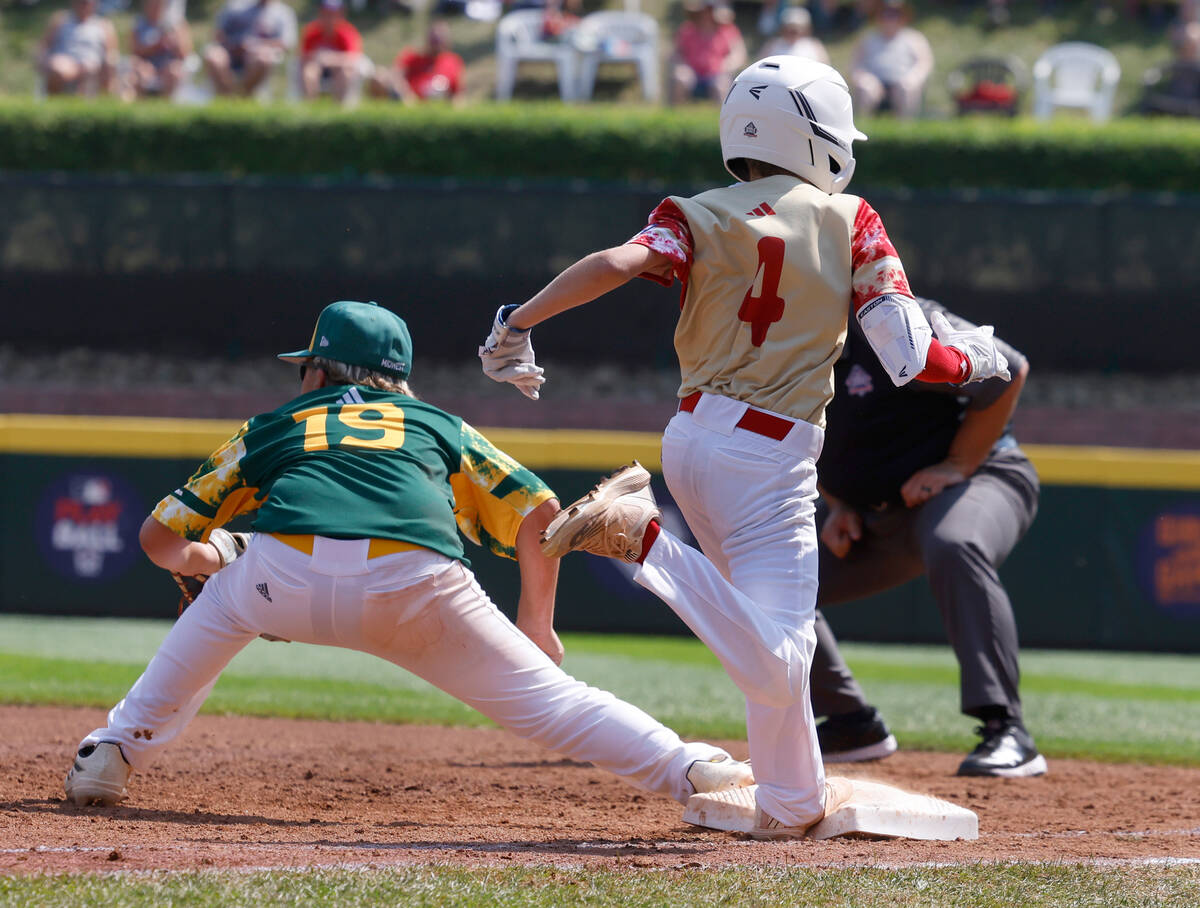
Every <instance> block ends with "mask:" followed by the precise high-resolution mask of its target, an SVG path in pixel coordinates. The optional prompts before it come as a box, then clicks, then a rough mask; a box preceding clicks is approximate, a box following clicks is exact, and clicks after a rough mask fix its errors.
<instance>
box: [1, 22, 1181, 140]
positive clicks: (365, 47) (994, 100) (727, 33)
mask: <svg viewBox="0 0 1200 908" xmlns="http://www.w3.org/2000/svg"><path fill="white" fill-rule="evenodd" d="M0 38H2V39H3V44H2V45H0V48H2V50H0V54H2V56H0V91H3V92H4V93H5V94H27V93H32V94H34V95H36V96H39V97H51V96H56V95H63V94H78V95H85V96H99V95H114V96H117V97H120V98H123V99H125V100H127V101H130V102H133V101H135V100H141V99H147V98H163V97H167V98H172V99H174V100H175V101H177V102H180V103H186V104H203V103H207V102H208V101H210V100H211V99H213V98H214V97H218V96H223V95H224V96H229V95H233V96H238V95H248V96H253V97H257V98H258V99H260V100H261V101H263V102H264V103H270V102H278V101H284V100H291V101H295V102H299V101H302V100H311V99H318V98H329V99H331V100H332V101H334V102H337V103H343V104H354V103H357V102H359V101H360V100H362V99H364V98H378V99H390V100H393V101H395V102H397V103H407V104H412V103H419V102H422V101H430V100H441V101H450V102H453V103H462V104H469V103H475V102H481V101H484V100H487V99H492V98H500V99H507V98H509V97H517V98H542V97H554V96H558V97H561V98H563V99H565V100H571V101H580V102H582V101H587V100H591V99H594V98H601V99H609V100H611V99H617V100H628V101H633V100H637V99H639V98H644V99H645V100H647V101H649V102H653V103H667V104H685V103H714V104H715V103H717V102H718V101H719V99H720V98H721V96H722V95H723V93H724V90H725V88H726V86H727V85H728V83H729V80H730V79H731V77H732V75H733V74H735V73H736V72H737V71H738V70H739V69H740V68H741V67H743V66H744V65H746V63H747V62H749V61H751V60H753V59H757V58H760V57H762V56H767V55H770V54H774V53H792V54H797V55H802V56H808V57H812V58H814V59H818V60H823V61H826V62H831V63H832V64H833V65H835V66H836V67H837V68H838V69H839V70H840V71H841V72H842V73H843V74H844V75H845V76H846V78H847V80H848V81H849V82H850V84H851V86H852V89H853V92H854V95H855V101H856V106H857V109H858V110H859V111H860V112H861V113H863V114H869V113H873V112H879V113H881V114H883V115H891V116H896V117H902V118H915V117H926V118H931V117H948V116H952V115H955V114H959V113H969V112H994V113H997V114H1000V115H1013V114H1018V113H1032V114H1034V115H1035V116H1039V117H1043V118H1047V117H1051V116H1055V115H1057V114H1058V113H1059V112H1060V111H1064V110H1076V111H1081V112H1082V113H1083V114H1084V115H1085V116H1090V117H1092V118H1093V119H1095V120H1105V119H1108V118H1109V117H1112V116H1121V115H1124V114H1129V113H1156V114H1165V115H1177V116H1196V115H1197V114H1198V113H1200V0H925V2H914V3H909V2H907V0H809V2H807V3H804V2H800V0H749V2H737V3H735V4H733V5H728V4H727V3H726V2H725V0H683V2H675V0H624V2H623V3H621V2H620V0H618V2H615V3H614V2H612V0H608V2H605V0H318V2H315V3H314V2H311V0H293V2H286V0H228V2H221V0H191V2H190V3H189V2H188V0H71V2H69V3H66V4H63V3H61V2H60V0H8V3H7V6H5V7H4V9H3V19H2V20H0Z"/></svg>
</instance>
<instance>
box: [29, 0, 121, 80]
mask: <svg viewBox="0 0 1200 908" xmlns="http://www.w3.org/2000/svg"><path fill="white" fill-rule="evenodd" d="M37 69H38V72H39V73H40V74H41V76H42V78H43V79H44V80H45V84H46V94H48V95H61V94H71V93H75V94H81V95H94V94H97V93H98V92H111V91H112V90H113V88H114V82H115V79H116V73H117V30H116V29H115V28H113V24H112V22H110V21H109V20H108V19H106V18H104V17H103V16H101V15H99V14H98V13H97V12H96V0H71V8H70V9H69V10H60V11H59V12H57V13H55V14H54V15H53V16H51V17H50V22H49V24H48V25H47V26H46V31H45V33H44V34H43V35H42V40H41V43H40V44H39V45H38V57H37Z"/></svg>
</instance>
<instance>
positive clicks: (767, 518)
mask: <svg viewBox="0 0 1200 908" xmlns="http://www.w3.org/2000/svg"><path fill="white" fill-rule="evenodd" d="M865 138H866V136H865V135H863V134H862V133H861V132H859V131H858V130H857V129H856V128H855V126H854V121H853V114H852V110H851V104H850V94H849V91H848V90H847V88H846V83H845V81H844V80H843V79H842V77H841V76H840V75H838V73H837V72H836V71H835V70H833V69H832V68H830V67H828V66H825V65H824V64H821V63H816V62H814V61H811V60H804V59H801V58H798V57H788V56H777V57H768V58H766V59H764V60H761V61H759V62H757V63H755V64H754V65H753V66H751V67H749V68H748V69H746V70H745V71H744V72H742V73H741V75H739V76H738V78H737V80H736V81H735V82H734V85H733V88H732V90H731V91H730V93H729V95H728V96H727V97H726V99H725V101H724V104H723V105H722V107H721V151H722V155H723V159H724V161H725V166H726V168H727V169H728V170H729V172H730V173H731V174H733V176H734V177H735V178H736V179H737V180H738V182H737V183H735V184H733V185H732V186H728V187H724V188H721V189H714V190H712V191H709V192H704V193H701V194H700V195H697V196H694V197H692V198H681V197H674V196H673V197H671V198H668V199H666V200H664V201H663V202H662V203H661V204H660V205H659V206H658V207H657V208H656V209H655V210H654V212H653V213H652V214H651V215H650V222H649V225H648V226H647V227H646V228H645V229H643V230H642V231H641V232H640V233H638V234H637V235H636V236H635V237H633V238H632V239H631V240H629V241H628V242H627V243H625V244H624V245H621V246H616V247H614V248H612V249H606V250H604V251H601V252H596V253H593V254H592V255H589V256H587V257H586V258H584V259H582V260H581V261H579V262H577V263H576V264H575V265H572V266H571V267H570V268H568V269H567V270H566V271H564V272H563V273H562V274H560V275H559V276H558V277H557V278H555V279H554V280H553V281H552V282H551V283H550V284H549V285H548V286H547V287H546V288H545V289H543V290H542V291H541V292H539V293H538V294H537V295H536V296H534V297H533V298H532V299H530V300H529V301H528V302H526V303H525V304H524V305H521V306H506V307H503V308H501V310H500V311H499V312H498V313H497V315H496V320H495V323H494V325H493V330H492V333H491V335H490V336H489V337H488V340H487V342H486V343H485V345H484V346H483V347H482V348H480V356H481V358H482V359H483V367H484V371H485V372H486V373H487V374H488V375H489V376H491V377H492V378H494V379H496V380H498V381H507V382H511V383H513V384H515V385H517V387H518V388H520V390H521V391H522V392H523V393H525V394H526V395H527V396H528V397H531V398H533V399H535V400H536V399H537V397H538V393H539V391H538V389H539V387H540V385H541V384H542V382H543V381H544V380H545V379H544V376H543V374H542V370H541V368H540V367H539V366H537V365H536V363H535V361H534V355H533V348H532V346H531V344H530V342H529V329H530V328H532V327H533V326H534V325H536V324H538V323H539V322H541V321H544V320H545V319H547V318H550V317H551V316H554V315H557V314H558V313H560V312H563V311H564V310H566V309H570V308H572V307H574V306H578V305H581V304H583V303H586V302H588V301H590V300H593V299H595V298H596V297H598V296H601V295H602V294H604V293H606V292H608V291H610V290H613V289H615V288H616V287H618V286H620V285H622V284H624V283H626V282H627V281H629V280H630V279H632V278H634V277H639V276H641V277H646V278H650V279H652V280H656V281H659V282H661V283H663V284H668V285H669V284H671V283H672V282H673V281H674V280H675V279H678V280H679V281H680V282H681V283H682V285H683V291H682V296H681V298H680V316H679V324H678V327H677V328H676V331H675V349H676V352H677V354H678V356H679V364H680V370H681V373H682V381H681V384H680V387H679V393H678V396H679V412H678V413H677V414H676V415H675V417H674V418H673V419H672V420H671V422H670V424H669V425H668V426H667V430H666V434H665V435H664V438H663V475H664V478H665V479H666V482H667V486H668V488H669V489H670V492H671V494H672V496H674V498H675V501H676V503H677V504H678V505H679V508H680V510H681V511H682V512H683V515H684V517H685V518H686V519H687V523H688V526H689V527H690V528H691V530H692V532H693V533H694V534H695V536H696V539H697V540H698V541H699V543H700V547H701V548H702V549H703V551H704V556H702V555H701V554H700V553H699V552H697V551H696V550H695V549H692V548H690V547H688V546H686V545H683V544H682V543H680V542H679V541H678V540H677V539H675V538H674V537H673V536H671V535H670V534H669V533H668V532H667V531H665V530H663V529H662V527H661V526H660V525H659V522H658V517H659V511H658V508H657V506H656V505H655V503H654V499H653V496H652V495H651V494H650V489H649V474H648V473H646V471H645V470H644V469H642V468H641V467H640V466H638V465H636V464H635V465H634V466H632V467H626V468H623V469H622V470H620V471H618V472H617V473H616V474H614V475H613V476H612V477H609V478H608V479H606V480H604V481H603V482H602V483H600V485H599V486H597V488H596V490H594V491H593V492H592V493H590V494H589V495H588V496H587V497H586V498H584V499H581V500H580V501H579V502H576V504H575V505H573V506H572V507H571V508H568V509H567V510H566V511H564V512H563V513H562V514H561V515H559V517H558V518H556V519H555V520H554V522H552V523H551V524H550V526H549V527H548V528H547V530H546V533H545V539H544V542H543V551H545V552H546V554H548V555H552V556H553V555H561V554H565V553H566V552H568V551H571V550H585V551H591V552H595V553H597V554H603V555H608V556H611V557H617V558H624V559H626V560H628V561H632V562H637V563H638V564H640V565H641V567H640V569H639V570H638V573H637V575H636V577H635V579H636V580H637V582H638V583H640V584H641V585H642V586H644V587H646V588H647V589H649V590H651V591H652V592H654V593H655V594H657V595H658V596H659V597H660V598H662V599H663V600H664V601H666V602H667V603H668V604H669V605H670V606H671V608H672V609H674V610H675V612H676V613H677V614H678V615H679V616H680V617H681V618H682V619H683V620H684V622H686V623H687V625H688V626H689V627H690V628H691V629H692V631H693V632H695V634H696V635H697V636H698V637H699V638H700V639H701V640H703V641H704V643H705V644H706V645H707V646H708V647H709V648H710V649H711V650H712V651H713V652H714V653H715V654H716V655H717V657H718V658H719V659H720V660H721V663H722V664H723V665H724V666H725V668H726V670H727V671H728V672H729V675H730V677H731V678H732V679H733V680H734V682H735V683H736V684H737V685H738V687H739V688H740V689H741V690H742V692H743V693H744V694H745V696H746V725H747V733H748V737H749V742H750V756H751V760H752V763H753V766H754V774H755V777H756V779H757V781H758V787H757V793H756V805H755V807H752V808H749V809H750V810H752V811H753V823H752V828H753V831H752V834H753V835H755V836H756V837H760V838H788V837H798V836H801V835H803V834H804V833H805V831H806V830H807V829H808V828H809V827H811V826H812V825H813V824H814V823H816V822H818V821H819V820H821V819H822V817H824V816H826V815H828V814H829V813H831V812H833V811H834V810H835V809H836V808H837V807H838V806H839V805H840V804H841V803H844V802H845V800H846V799H847V798H848V797H849V796H850V794H851V786H850V785H849V783H847V782H845V780H830V781H829V783H828V784H827V783H826V780H825V777H824V768H823V766H822V762H821V752H820V748H819V746H818V743H817V736H816V731H815V723H814V721H813V715H812V710H811V707H810V704H809V694H808V672H809V667H810V664H811V661H812V654H813V649H814V646H815V638H814V633H813V619H814V608H815V601H816V591H817V536H816V530H815V526H814V521H813V513H814V500H815V499H816V496H817V475H816V459H817V457H818V455H819V454H820V453H821V445H822V441H823V439H824V423H825V407H826V404H828V402H829V400H830V399H831V398H832V396H833V364H834V362H835V360H836V359H837V358H838V355H839V353H840V352H841V349H842V345H843V343H844V342H845V338H846V325H847V318H848V316H849V314H850V313H853V314H854V316H855V317H856V318H857V319H858V320H859V323H860V324H861V325H862V328H863V331H864V333H865V335H866V337H867V339H868V340H869V342H870V344H871V347H872V348H873V349H874V351H875V353H876V355H877V356H878V357H879V359H880V361H881V363H882V364H883V366H884V368H885V369H886V370H887V373H888V375H889V376H890V377H891V379H892V381H894V382H895V383H896V384H897V385H902V384H905V383H906V382H909V381H912V380H914V379H916V380H920V381H929V382H967V381H979V380H982V379H986V378H990V377H992V376H995V375H1000V376H1003V377H1005V378H1007V371H1006V365H1007V364H1006V363H1005V361H1004V358H1003V356H1001V355H1000V354H999V353H998V352H997V350H996V347H995V344H994V343H993V341H992V338H991V328H987V327H985V328H980V329H975V330H972V331H958V332H956V331H953V330H952V329H951V328H950V326H949V324H948V323H945V320H944V319H942V320H941V321H939V320H938V319H937V318H935V321H934V325H933V330H931V327H930V325H929V323H928V322H927V321H926V319H925V316H924V314H923V313H922V311H921V309H920V307H918V306H917V305H916V303H915V302H914V300H913V298H912V293H911V291H910V290H909V286H908V280H907V278H906V277H905V274H904V267H903V265H902V264H901V263H900V259H899V257H898V256H897V255H896V250H895V249H894V248H893V246H892V244H891V242H890V241H889V240H888V237H887V233H886V231H885V230H884V229H883V224H882V222H881V221H880V219H879V216H878V215H877V214H876V213H875V211H874V210H873V209H872V208H871V206H870V205H868V204H867V203H866V201H864V200H862V199H859V198H856V197H854V196H850V195H844V194H842V191H843V190H844V189H845V188H846V186H847V184H848V183H849V182H850V178H851V176H852V175H853V173H854V156H853V153H852V150H851V146H852V142H853V141H854V140H855V139H858V140H862V139H865ZM934 331H936V333H937V337H934ZM705 556H707V557H705Z"/></svg>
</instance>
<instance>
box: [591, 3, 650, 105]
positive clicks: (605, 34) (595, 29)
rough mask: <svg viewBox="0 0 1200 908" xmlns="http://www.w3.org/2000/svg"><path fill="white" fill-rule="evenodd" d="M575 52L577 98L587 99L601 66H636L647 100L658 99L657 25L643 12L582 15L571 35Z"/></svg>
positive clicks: (594, 85) (593, 88) (615, 11)
mask: <svg viewBox="0 0 1200 908" xmlns="http://www.w3.org/2000/svg"><path fill="white" fill-rule="evenodd" d="M573 40H574V43H575V47H576V48H578V50H579V97H580V98H581V99H586V98H590V97H591V96H592V92H593V91H595V88H596V71H597V70H598V69H599V68H600V64H601V63H636V64H637V68H638V76H639V77H640V78H641V81H642V94H643V95H644V96H645V98H646V100H647V101H656V100H657V99H658V87H659V82H658V23H657V22H655V21H654V18H653V17H652V16H648V15H646V14H645V13H637V12H624V11H620V10H606V11H604V12H598V13H592V14H591V15H588V16H584V17H583V20H582V21H581V22H580V23H579V27H578V28H577V29H576V30H575V32H574V35H573Z"/></svg>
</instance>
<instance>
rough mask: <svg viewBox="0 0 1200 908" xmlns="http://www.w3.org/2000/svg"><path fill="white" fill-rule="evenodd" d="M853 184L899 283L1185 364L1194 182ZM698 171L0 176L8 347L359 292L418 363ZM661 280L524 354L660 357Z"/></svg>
mask: <svg viewBox="0 0 1200 908" xmlns="http://www.w3.org/2000/svg"><path fill="white" fill-rule="evenodd" d="M856 187H857V190H858V191H860V192H863V193H864V194H865V195H866V196H867V197H868V198H869V199H870V200H871V202H872V204H873V205H874V206H875V207H876V208H877V209H878V210H879V212H880V214H881V215H882V217H883V219H884V223H886V224H887V225H888V233H889V235H890V236H891V238H892V240H893V241H894V242H895V244H896V248H897V249H898V250H899V252H900V255H901V256H902V258H903V259H904V262H905V265H906V268H907V271H908V274H909V276H910V278H911V279H912V281H913V289H914V290H915V291H916V292H918V293H920V294H923V295H925V296H931V297H933V298H935V299H939V300H941V301H942V302H944V303H946V305H947V306H949V307H950V308H951V309H953V310H954V311H956V312H958V313H959V314H960V315H963V316H964V317H966V318H971V319H973V320H975V321H976V322H978V323H980V324H994V325H995V326H996V328H997V333H998V334H1000V335H1001V336H1003V337H1004V338H1005V339H1006V340H1007V341H1009V342H1010V343H1012V344H1013V345H1014V346H1015V347H1017V348H1018V349H1019V350H1021V351H1022V352H1024V353H1025V354H1026V355H1027V356H1028V357H1029V358H1030V360H1031V361H1032V362H1033V363H1034V367H1035V368H1041V369H1049V368H1054V369H1057V370H1094V369H1101V368H1102V369H1114V370H1115V369H1120V370H1130V371H1144V372H1161V371H1163V370H1168V369H1171V368H1175V367H1176V366H1177V364H1179V363H1189V362H1192V361H1193V359H1194V354H1195V351H1194V338H1195V337H1196V336H1198V335H1200V307H1197V306H1192V305H1186V300H1187V299H1195V298H1197V296H1198V295H1200V270H1198V269H1196V268H1195V267H1194V263H1195V262H1196V261H1197V259H1198V258H1200V230H1197V224H1198V223H1200V197H1198V196H1182V195H1170V194H1159V195H1152V194H1147V193H1140V194H1139V193H1131V194H1113V193H1101V192H1070V193H1068V192H1015V191H1007V192H979V191H969V190H952V191H942V192H934V191H929V190H921V191H919V192H906V191H900V190H895V189H892V190H885V191H878V192H877V191H875V190H873V189H872V188H871V187H870V186H869V185H867V184H863V185H858V184H856ZM697 188H698V187H695V186H691V185H664V186H659V187H647V186H641V187H638V186H626V185H618V186H611V185H610V186H605V185H598V184H588V183H584V182H576V183H571V184H563V183H561V182H558V183H551V182H534V181H520V182H516V181H514V182H511V183H501V182H489V183H469V182H463V181H453V180H440V181H435V180H412V179H409V180H401V179H318V178H308V179H298V178H296V179H266V178H261V177H255V178H243V179H232V178H221V177H203V176H183V175H177V176H159V177H127V176H96V175H90V176H89V175H83V174H26V173H7V174H6V173H2V172H0V213H2V214H3V217H0V284H2V285H3V286H4V287H5V289H6V291H7V295H8V296H9V297H10V298H12V299H14V300H18V299H20V300H23V301H31V300H36V301H37V305H28V304H22V305H13V306H10V307H9V311H7V312H6V313H5V318H6V322H5V328H6V329H7V336H8V337H11V338H20V339H21V343H22V346H23V348H24V349H29V348H45V349H52V350H58V349H63V348H70V347H72V346H79V345H87V346H92V347H98V348H102V349H107V350H116V349H125V350H156V351H158V352H159V353H162V354H170V355H178V356H190V357H195V356H221V355H229V356H238V355H248V354H259V353H273V352H274V351H275V350H276V349H277V347H276V345H277V344H278V342H279V339H280V338H288V337H295V336H296V335H297V333H299V334H300V335H301V336H307V325H309V324H310V323H311V322H310V320H311V319H312V317H313V313H315V312H317V311H318V310H319V308H320V307H321V306H322V305H324V304H325V303H328V302H331V301H332V300H335V299H373V300H377V301H378V302H380V303H381V304H383V305H387V306H389V307H391V308H393V309H395V310H396V311H398V312H400V313H401V314H402V315H403V316H404V317H405V319H406V320H407V321H408V323H409V327H410V328H411V329H412V332H413V336H414V338H415V339H416V353H417V356H418V358H420V359H422V360H423V361H426V362H428V361H430V360H434V359H442V360H447V361H455V362H457V361H460V359H461V357H462V356H463V355H464V353H465V351H470V350H474V349H475V346H476V345H477V344H478V343H479V338H478V336H477V335H478V334H479V332H480V330H481V327H480V326H481V325H484V326H486V324H487V319H489V318H490V315H491V313H492V312H493V311H494V309H495V307H496V306H497V305H499V304H500V303H503V302H509V301H512V300H522V299H525V298H527V297H528V296H529V295H531V294H532V293H534V292H536V291H537V290H538V289H539V288H540V287H541V286H543V285H544V284H545V283H546V282H547V281H548V280H550V279H551V278H552V277H553V276H554V275H555V274H557V273H558V271H559V270H560V269H562V268H564V267H566V266H567V265H569V264H570V263H571V262H573V261H574V260H575V259H576V258H577V257H579V256H581V255H585V254H587V253H589V252H591V251H593V250H595V249H599V248H603V247H605V246H610V245H612V244H613V243H617V242H621V241H623V240H624V239H625V238H627V237H628V236H630V235H631V234H633V233H634V232H636V231H637V230H638V229H639V227H640V226H641V225H643V224H644V223H645V220H646V216H647V214H648V213H649V212H650V211H651V210H652V209H653V208H654V206H655V205H657V204H658V202H659V201H660V200H661V199H662V197H663V196H664V195H666V194H670V193H681V192H682V193H685V194H689V193H690V192H692V191H694V190H695V189H697ZM677 292H678V291H677V290H667V289H664V288H662V287H659V286H658V285H656V284H653V283H651V282H649V281H634V282H631V283H630V284H628V285H626V286H625V287H623V288H621V289H619V290H618V291H615V292H614V293H613V294H612V295H611V297H610V298H609V299H608V301H607V302H606V304H605V305H604V306H588V307H583V308H582V309H580V310H576V311H574V312H572V313H571V314H570V316H569V317H565V318H562V319H556V320H554V321H553V322H552V323H549V324H545V325H541V326H539V327H538V337H539V348H538V349H539V350H542V351H553V355H554V356H555V357H558V358H561V359H567V360H570V359H576V358H577V359H579V360H580V361H594V360H595V359H596V357H597V356H602V357H603V358H604V359H605V360H612V361H616V362H624V363H636V364H638V365H657V366H661V367H663V368H674V366H675V358H674V354H673V352H672V348H671V344H670V338H671V335H672V332H673V331H674V329H675V323H676V320H677V316H678V310H677V309H676V307H675V300H676V299H677ZM46 311H53V312H54V313H55V314H56V317H55V318H46V317H45V316H44V313H45V312H46ZM181 313H190V314H191V316H192V317H191V318H190V319H188V320H187V324H186V328H185V327H181V326H182V324H183V322H182V321H181V318H180V314H181ZM613 313H620V319H619V328H617V329H616V331H617V334H616V336H614V322H613V318H614V315H613ZM481 315H482V318H481ZM598 338H599V339H603V340H602V342H601V348H600V349H597V339H598Z"/></svg>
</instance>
